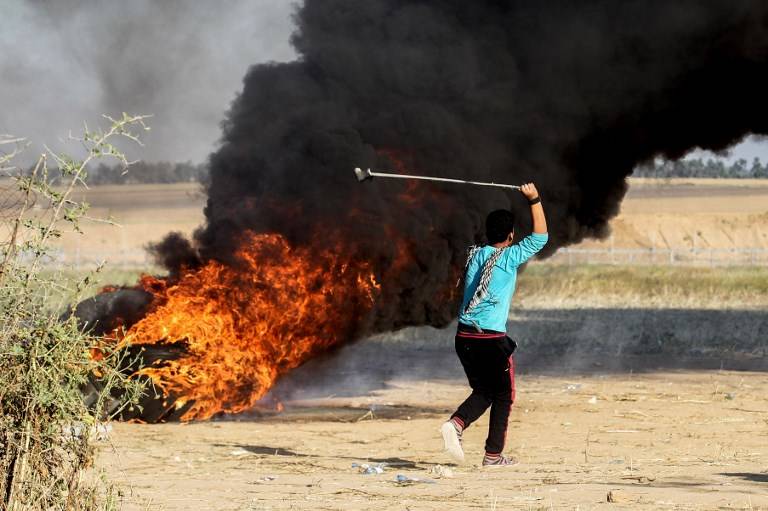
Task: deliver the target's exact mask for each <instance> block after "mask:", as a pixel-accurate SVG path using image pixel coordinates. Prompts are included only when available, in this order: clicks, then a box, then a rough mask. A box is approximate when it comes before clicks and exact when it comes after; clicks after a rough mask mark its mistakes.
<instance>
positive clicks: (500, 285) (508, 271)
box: [459, 233, 549, 332]
mask: <svg viewBox="0 0 768 511" xmlns="http://www.w3.org/2000/svg"><path fill="white" fill-rule="evenodd" d="M548 239H549V235H548V234H537V233H532V234H530V235H528V236H526V237H525V238H523V239H522V240H521V241H520V243H517V244H515V245H512V246H509V247H507V248H505V249H504V252H503V253H502V254H501V256H499V259H498V261H496V264H495V265H494V267H493V273H492V274H491V282H490V284H489V286H488V292H487V294H486V295H485V298H484V299H483V300H482V301H481V302H480V303H478V304H477V305H476V306H475V307H474V308H473V309H472V310H471V311H469V313H467V314H465V313H464V309H466V308H467V304H468V303H469V301H470V300H471V299H472V296H473V295H474V294H475V290H476V289H477V285H478V283H479V282H480V275H481V274H482V270H483V265H484V264H485V262H486V261H487V260H488V258H489V257H490V256H491V254H493V252H494V251H495V250H496V249H495V248H493V247H492V246H490V245H486V246H484V247H482V248H480V249H479V250H478V251H477V252H475V254H474V256H473V257H472V260H471V261H469V265H468V266H467V274H466V276H465V278H464V299H463V300H462V301H461V309H460V311H459V321H460V322H461V323H464V324H465V325H477V326H479V327H480V328H482V329H484V330H495V331H497V332H506V330H507V317H508V316H509V306H510V304H511V303H512V295H514V294H515V285H516V284H517V267H518V266H520V265H521V264H523V263H524V262H526V261H527V260H528V259H530V258H531V257H533V256H534V254H536V253H537V252H538V251H539V250H541V249H542V248H544V245H546V244H547V240H548Z"/></svg>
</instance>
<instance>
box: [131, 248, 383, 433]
mask: <svg viewBox="0 0 768 511" xmlns="http://www.w3.org/2000/svg"><path fill="white" fill-rule="evenodd" d="M342 248H343V247H339V249H338V250H334V251H333V252H332V253H330V252H321V251H316V250H313V249H310V248H294V247H291V246H290V245H289V244H288V242H287V241H286V240H285V239H284V238H283V237H281V236H280V235H277V234H253V233H250V234H248V235H246V236H245V238H244V241H243V242H242V244H241V245H240V249H239V250H238V252H237V254H236V259H237V260H238V261H239V262H240V264H239V265H224V264H222V263H219V262H217V261H210V262H208V263H207V264H206V265H204V266H202V267H200V268H197V269H194V270H188V271H186V272H185V273H183V275H181V277H180V278H179V279H178V280H177V281H176V282H175V283H168V282H165V281H163V280H162V279H155V278H152V277H145V278H143V279H142V281H141V283H140V286H141V287H142V288H144V290H146V291H148V292H150V293H151V294H152V295H153V301H152V306H151V309H150V311H149V313H148V314H147V315H146V316H145V317H144V318H143V319H141V320H140V321H139V322H137V323H136V324H134V325H132V326H131V327H130V329H128V331H127V332H125V334H124V337H123V338H122V341H121V342H122V343H130V344H132V345H151V344H157V343H162V342H182V343H184V345H185V352H184V354H183V355H181V356H180V357H178V358H175V359H173V360H163V361H161V362H158V363H157V364H155V365H151V366H148V367H144V368H142V369H140V370H139V371H138V373H137V374H139V375H145V376H148V377H149V378H151V380H152V382H153V383H154V385H155V386H156V387H158V388H159V389H160V390H161V391H162V392H163V393H164V394H165V395H166V396H172V397H173V398H175V406H176V407H177V408H181V407H184V406H187V407H188V408H187V409H186V411H185V412H184V413H183V415H182V416H181V420H198V419H207V418H210V417H211V416H213V415H214V414H217V413H219V412H228V413H237V412H241V411H244V410H247V409H249V408H251V407H253V406H254V404H255V403H256V402H257V401H258V400H259V399H260V398H261V397H262V396H264V394H265V393H266V392H267V391H268V390H269V389H270V388H271V387H272V385H273V384H274V383H275V381H276V379H277V378H278V377H280V376H281V375H283V374H284V373H286V372H287V371H289V370H291V369H293V368H295V367H297V366H299V365H301V364H302V363H303V362H305V361H306V360H308V359H309V358H311V357H312V356H314V355H316V354H318V353H319V352H321V351H323V350H326V349H328V348H330V347H332V346H334V345H336V344H338V343H340V342H343V341H345V340H349V339H350V338H351V337H352V336H354V333H355V329H356V328H357V327H358V325H359V324H360V322H361V320H362V319H363V317H364V316H365V315H366V313H367V312H368V311H370V309H371V308H372V306H373V303H374V301H375V299H376V296H377V293H378V291H379V285H378V283H377V282H376V280H375V277H374V274H373V272H372V271H371V268H370V266H369V264H368V263H366V262H357V261H350V260H346V259H345V257H344V255H343V254H344V251H343V250H342Z"/></svg>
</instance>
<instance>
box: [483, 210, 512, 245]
mask: <svg viewBox="0 0 768 511" xmlns="http://www.w3.org/2000/svg"><path fill="white" fill-rule="evenodd" d="M514 228H515V215H514V214H513V213H512V212H511V211H509V210H507V209H497V210H496V211H491V212H490V213H488V216H487V217H486V219H485V237H486V238H488V244H489V245H493V244H494V243H501V242H503V241H506V239H507V236H509V233H511V232H512V230H514Z"/></svg>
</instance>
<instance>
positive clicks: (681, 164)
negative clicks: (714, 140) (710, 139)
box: [633, 158, 768, 179]
mask: <svg viewBox="0 0 768 511" xmlns="http://www.w3.org/2000/svg"><path fill="white" fill-rule="evenodd" d="M633 176H635V177H658V178H667V177H714V178H737V179H738V178H741V179H748V178H752V179H760V178H768V162H766V164H763V163H762V162H761V161H760V158H755V159H754V160H752V163H751V164H749V163H748V162H747V160H745V159H744V158H739V159H738V160H736V161H734V162H733V163H730V164H728V163H727V162H725V161H724V160H717V159H714V158H708V159H707V160H704V159H703V158H691V159H686V160H676V161H669V160H657V161H654V162H653V163H650V164H646V165H641V166H639V167H637V168H636V169H635V172H634V173H633Z"/></svg>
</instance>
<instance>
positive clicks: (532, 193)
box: [520, 183, 539, 200]
mask: <svg viewBox="0 0 768 511" xmlns="http://www.w3.org/2000/svg"><path fill="white" fill-rule="evenodd" d="M520 193H522V194H523V195H525V198H526V199H528V200H533V199H535V198H536V197H538V196H539V191H538V190H537V189H536V185H535V184H533V183H525V184H524V185H522V186H521V187H520Z"/></svg>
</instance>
